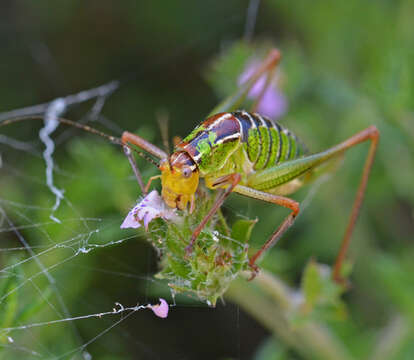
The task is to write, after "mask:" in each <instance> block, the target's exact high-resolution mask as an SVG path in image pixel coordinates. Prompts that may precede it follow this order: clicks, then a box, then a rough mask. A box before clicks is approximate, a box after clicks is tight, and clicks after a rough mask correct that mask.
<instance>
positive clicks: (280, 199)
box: [234, 185, 300, 280]
mask: <svg viewBox="0 0 414 360" xmlns="http://www.w3.org/2000/svg"><path fill="white" fill-rule="evenodd" d="M234 192H237V193H239V194H242V195H245V196H248V197H251V198H254V199H259V200H263V201H267V202H270V203H273V204H276V205H280V206H283V207H285V208H288V209H290V210H292V212H291V213H290V214H289V215H288V216H287V217H286V218H285V219H284V220H283V222H282V224H281V225H280V226H279V227H278V228H277V229H276V230H275V232H274V233H273V234H272V235H271V236H270V238H269V239H268V240H267V241H266V242H265V243H264V244H263V246H262V247H261V248H260V249H259V250H258V251H257V252H256V253H255V254H254V255H253V256H252V257H251V258H250V260H249V265H250V267H251V268H252V270H253V273H252V277H251V278H250V280H252V279H253V278H254V277H255V276H256V274H257V273H258V271H259V268H258V266H257V265H256V261H257V260H258V259H259V258H260V256H261V255H262V254H263V253H264V252H265V251H267V250H268V249H270V248H271V247H272V246H274V245H275V244H276V243H277V241H278V240H279V239H280V238H281V237H282V235H283V234H284V233H285V232H286V231H287V230H288V229H289V228H290V227H291V226H292V224H293V222H294V221H295V218H296V216H298V214H299V211H300V209H299V203H298V202H297V201H295V200H292V199H289V198H287V197H284V196H279V195H274V194H269V193H267V192H263V191H259V190H256V189H253V188H250V187H248V186H243V185H237V186H236V187H235V189H234Z"/></svg>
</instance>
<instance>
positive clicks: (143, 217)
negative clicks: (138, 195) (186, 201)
mask: <svg viewBox="0 0 414 360" xmlns="http://www.w3.org/2000/svg"><path fill="white" fill-rule="evenodd" d="M174 216H175V212H174V209H170V208H168V207H167V206H166V205H165V204H164V201H163V200H162V198H161V196H160V195H159V194H158V192H157V191H156V190H153V191H151V192H150V193H149V194H148V195H147V196H145V197H144V198H143V199H142V200H141V201H140V202H139V203H138V204H137V205H136V206H135V207H134V208H133V209H132V210H131V211H130V212H129V213H128V215H127V217H126V218H125V220H124V222H123V223H122V225H121V229H125V228H134V229H136V228H139V227H140V226H141V224H142V223H144V227H145V230H147V231H148V224H149V223H150V222H151V221H152V220H153V219H155V218H159V217H161V218H163V219H165V220H170V219H172V218H173V217H174Z"/></svg>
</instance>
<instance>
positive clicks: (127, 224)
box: [121, 208, 141, 229]
mask: <svg viewBox="0 0 414 360" xmlns="http://www.w3.org/2000/svg"><path fill="white" fill-rule="evenodd" d="M134 210H135V208H134V209H132V210H131V211H130V212H129V213H128V215H127V216H126V218H125V219H124V221H123V222H122V224H121V229H127V228H132V229H137V228H139V227H140V226H141V224H140V223H139V222H138V221H137V219H136V218H135V213H134Z"/></svg>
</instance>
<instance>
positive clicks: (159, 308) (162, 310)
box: [148, 298, 168, 319]
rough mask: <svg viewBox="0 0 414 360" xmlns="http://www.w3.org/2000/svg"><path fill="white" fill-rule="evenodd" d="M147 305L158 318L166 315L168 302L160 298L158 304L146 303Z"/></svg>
mask: <svg viewBox="0 0 414 360" xmlns="http://www.w3.org/2000/svg"><path fill="white" fill-rule="evenodd" d="M148 307H149V308H150V309H151V310H152V311H153V312H154V314H155V315H157V316H158V317H160V318H163V319H165V318H166V317H167V316H168V303H167V302H166V301H165V300H164V299H161V298H160V304H157V305H148Z"/></svg>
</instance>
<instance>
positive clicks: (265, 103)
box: [239, 59, 287, 119]
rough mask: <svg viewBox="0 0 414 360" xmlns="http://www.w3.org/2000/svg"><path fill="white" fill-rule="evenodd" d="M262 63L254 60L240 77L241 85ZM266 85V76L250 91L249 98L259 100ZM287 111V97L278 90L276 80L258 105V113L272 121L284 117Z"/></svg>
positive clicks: (273, 80)
mask: <svg viewBox="0 0 414 360" xmlns="http://www.w3.org/2000/svg"><path fill="white" fill-rule="evenodd" d="M259 66H260V62H259V61H258V60H256V59H254V60H252V61H251V62H249V63H248V64H247V66H246V67H245V69H244V71H243V73H242V74H241V75H240V77H239V84H244V83H245V82H246V81H248V80H249V79H250V78H251V76H252V75H253V74H254V73H255V71H256V70H257V69H258V68H259ZM265 85H266V75H263V76H261V77H260V78H259V79H258V80H257V81H256V82H255V84H254V85H253V86H252V88H251V89H250V91H249V93H248V95H247V97H248V98H250V99H253V100H255V99H257V97H258V96H260V94H261V93H262V90H263V88H264V87H265ZM286 110H287V101H286V98H285V96H284V95H283V94H282V93H281V91H279V89H278V88H277V83H276V81H275V79H272V82H271V83H270V85H269V86H268V88H267V89H266V91H265V93H264V94H263V97H262V99H261V101H260V103H259V104H258V107H257V111H258V112H259V113H260V114H262V115H265V116H268V117H270V118H272V119H277V118H279V117H280V116H282V115H283V114H284V113H285V112H286Z"/></svg>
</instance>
